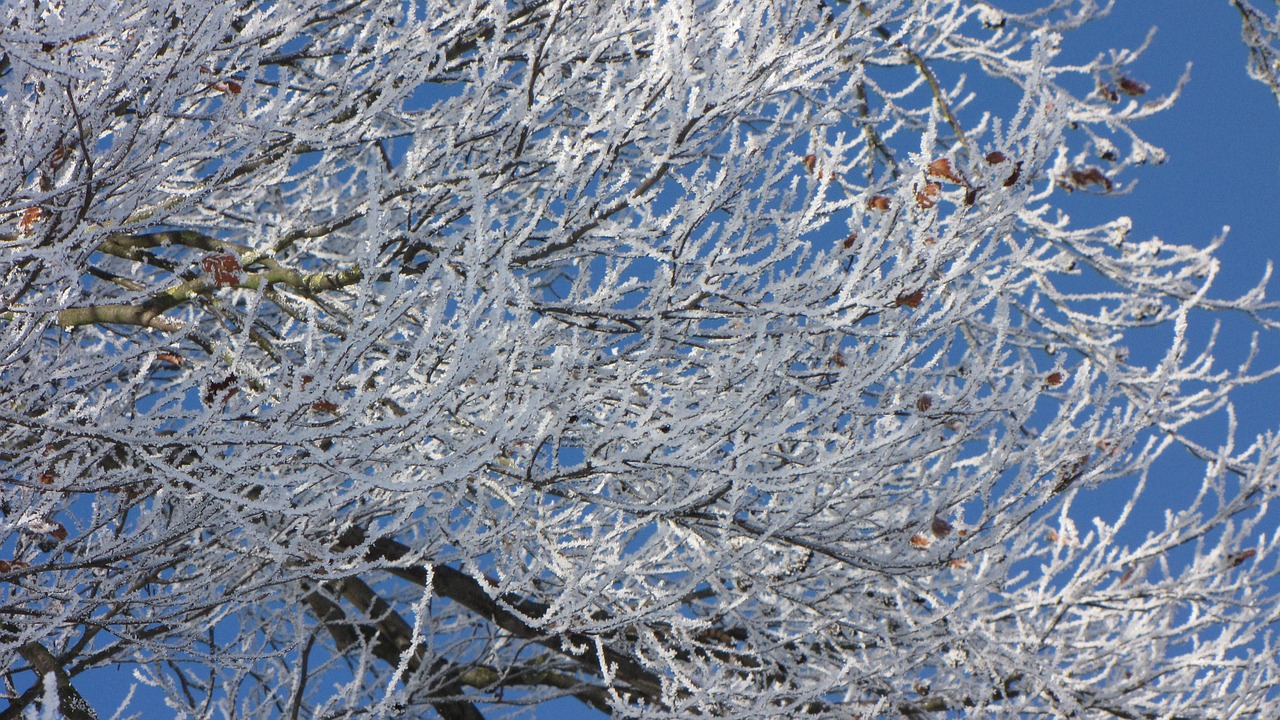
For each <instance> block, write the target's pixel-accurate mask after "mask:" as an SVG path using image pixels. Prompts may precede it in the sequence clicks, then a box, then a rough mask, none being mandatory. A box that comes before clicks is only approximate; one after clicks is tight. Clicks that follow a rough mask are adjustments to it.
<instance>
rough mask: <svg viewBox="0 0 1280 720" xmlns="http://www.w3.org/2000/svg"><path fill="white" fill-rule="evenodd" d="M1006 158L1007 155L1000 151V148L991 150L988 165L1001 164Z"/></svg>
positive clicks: (988, 155)
mask: <svg viewBox="0 0 1280 720" xmlns="http://www.w3.org/2000/svg"><path fill="white" fill-rule="evenodd" d="M1005 160H1006V158H1005V156H1004V153H1002V152H1000V151H999V150H993V151H991V152H989V153H987V164H988V165H999V164H1000V163H1002V162H1004V161H1005Z"/></svg>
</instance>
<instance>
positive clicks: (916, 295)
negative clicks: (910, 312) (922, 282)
mask: <svg viewBox="0 0 1280 720" xmlns="http://www.w3.org/2000/svg"><path fill="white" fill-rule="evenodd" d="M922 302H924V288H920V289H919V290H916V291H915V292H911V293H903V294H901V295H899V296H898V298H897V299H896V300H894V301H893V305H894V307H901V306H902V305H906V306H907V307H909V308H918V307H920V303H922Z"/></svg>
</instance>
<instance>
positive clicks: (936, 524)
mask: <svg viewBox="0 0 1280 720" xmlns="http://www.w3.org/2000/svg"><path fill="white" fill-rule="evenodd" d="M951 530H952V526H951V523H949V522H947V521H946V520H943V519H942V518H940V517H938V516H937V515H934V516H933V522H931V523H929V531H930V532H932V533H933V536H934V537H939V538H942V537H946V536H948V535H950V534H951Z"/></svg>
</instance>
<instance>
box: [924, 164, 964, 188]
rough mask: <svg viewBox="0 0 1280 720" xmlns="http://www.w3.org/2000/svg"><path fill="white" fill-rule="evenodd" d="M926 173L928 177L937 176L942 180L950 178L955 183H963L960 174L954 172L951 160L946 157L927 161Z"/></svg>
mask: <svg viewBox="0 0 1280 720" xmlns="http://www.w3.org/2000/svg"><path fill="white" fill-rule="evenodd" d="M928 174H929V176H930V177H939V178H942V179H943V180H950V181H951V182H953V183H955V184H957V185H963V184H964V180H962V179H961V178H960V176H959V175H957V174H956V172H955V170H953V169H952V168H951V161H950V160H948V159H947V158H938V159H937V160H934V161H933V162H931V163H929V169H928Z"/></svg>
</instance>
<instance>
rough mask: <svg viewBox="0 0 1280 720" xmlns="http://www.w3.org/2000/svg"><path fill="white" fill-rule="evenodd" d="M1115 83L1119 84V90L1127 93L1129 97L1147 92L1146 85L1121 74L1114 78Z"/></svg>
mask: <svg viewBox="0 0 1280 720" xmlns="http://www.w3.org/2000/svg"><path fill="white" fill-rule="evenodd" d="M1116 85H1119V86H1120V92H1122V93H1124V94H1125V95H1128V96H1129V97H1138V96H1139V95H1145V94H1146V92H1147V86H1146V85H1143V84H1142V83H1140V82H1138V81H1137V80H1134V79H1132V78H1127V77H1124V76H1121V77H1120V79H1119V80H1116Z"/></svg>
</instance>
